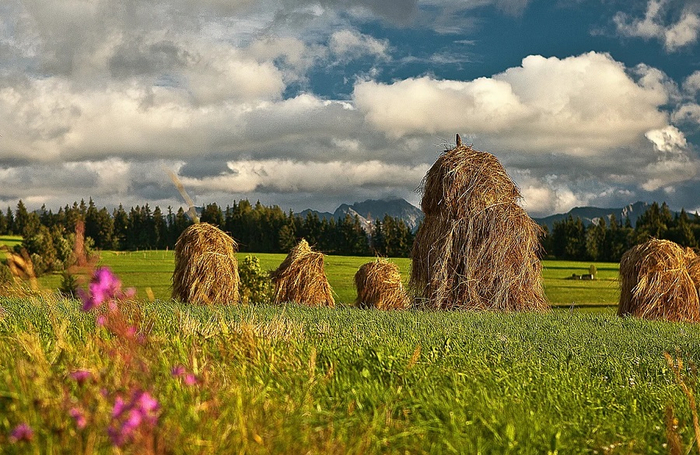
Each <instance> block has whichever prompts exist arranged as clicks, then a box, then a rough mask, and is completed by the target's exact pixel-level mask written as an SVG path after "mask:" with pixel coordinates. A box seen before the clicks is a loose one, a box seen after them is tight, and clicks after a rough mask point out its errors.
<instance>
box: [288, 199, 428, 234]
mask: <svg viewBox="0 0 700 455" xmlns="http://www.w3.org/2000/svg"><path fill="white" fill-rule="evenodd" d="M308 213H315V214H317V215H318V216H319V218H322V219H330V218H335V219H336V220H337V219H342V218H345V216H346V215H350V216H351V217H355V216H357V217H358V219H359V220H360V224H362V227H363V228H364V229H365V230H366V231H368V232H369V229H370V228H371V226H372V223H373V222H374V221H375V220H381V219H382V218H384V217H385V216H386V215H389V216H390V217H392V218H398V219H401V220H403V222H404V223H406V225H407V226H408V227H409V228H410V229H411V230H414V231H415V230H416V229H417V228H418V225H419V224H420V222H421V220H422V219H423V212H422V211H421V210H420V209H419V208H418V207H416V206H415V205H413V204H411V203H410V202H408V201H406V200H405V199H390V200H381V199H380V200H377V199H367V200H365V201H362V202H355V203H354V204H341V205H339V206H338V208H337V209H335V211H334V212H333V213H328V212H318V211H316V210H311V209H306V210H304V211H302V212H301V213H299V215H300V216H302V217H305V216H306V215H307V214H308Z"/></svg>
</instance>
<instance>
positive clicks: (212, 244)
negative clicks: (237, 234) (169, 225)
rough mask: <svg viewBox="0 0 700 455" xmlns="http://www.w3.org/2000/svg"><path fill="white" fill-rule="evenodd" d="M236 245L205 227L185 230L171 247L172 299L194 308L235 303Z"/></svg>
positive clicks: (202, 225) (199, 225) (237, 281)
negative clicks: (173, 267)
mask: <svg viewBox="0 0 700 455" xmlns="http://www.w3.org/2000/svg"><path fill="white" fill-rule="evenodd" d="M237 249H238V245H237V244H236V242H235V241H234V240H233V239H232V238H231V237H230V236H228V235H227V234H226V233H225V232H223V231H222V230H220V229H219V228H217V227H215V226H212V225H211V224H207V223H198V224H193V225H192V226H190V227H188V228H187V229H185V230H184V231H183V232H182V234H181V235H180V238H178V239H177V243H176V244H175V272H174V273H173V294H172V296H173V299H177V300H180V301H182V302H188V303H194V304H211V303H223V304H235V303H238V283H239V277H238V261H237V260H236V250H237Z"/></svg>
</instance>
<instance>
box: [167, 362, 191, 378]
mask: <svg viewBox="0 0 700 455" xmlns="http://www.w3.org/2000/svg"><path fill="white" fill-rule="evenodd" d="M185 373H187V370H185V367H183V366H182V365H177V366H174V367H173V368H172V369H171V370H170V374H172V375H173V377H174V378H179V377H180V376H182V375H184V374H185Z"/></svg>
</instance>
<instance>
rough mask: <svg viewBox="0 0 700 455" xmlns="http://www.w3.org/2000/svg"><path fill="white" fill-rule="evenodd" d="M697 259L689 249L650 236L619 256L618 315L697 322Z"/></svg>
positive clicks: (699, 303) (699, 316) (699, 305)
mask: <svg viewBox="0 0 700 455" xmlns="http://www.w3.org/2000/svg"><path fill="white" fill-rule="evenodd" d="M699 285H700V263H698V257H697V256H696V255H695V253H694V252H693V251H692V250H690V249H686V250H684V249H683V248H681V247H680V246H678V245H677V244H676V243H674V242H671V241H669V240H657V239H651V240H649V241H647V242H646V243H643V244H641V245H637V246H635V247H633V248H631V249H629V250H628V251H627V252H625V254H623V255H622V259H621V260H620V287H621V289H620V304H619V306H618V309H617V314H618V315H619V316H625V315H631V316H635V317H640V318H645V319H663V320H667V321H683V322H700V298H699V297H698V286H699Z"/></svg>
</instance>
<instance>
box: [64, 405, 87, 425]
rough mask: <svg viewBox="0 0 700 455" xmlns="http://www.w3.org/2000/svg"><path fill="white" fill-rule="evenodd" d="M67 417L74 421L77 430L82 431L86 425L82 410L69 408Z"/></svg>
mask: <svg viewBox="0 0 700 455" xmlns="http://www.w3.org/2000/svg"><path fill="white" fill-rule="evenodd" d="M68 415H70V416H71V417H72V418H73V419H74V420H75V425H76V426H77V427H78V429H80V430H82V429H83V428H85V426H86V425H87V419H86V418H85V414H84V413H83V411H82V409H80V408H70V410H69V411H68Z"/></svg>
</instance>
